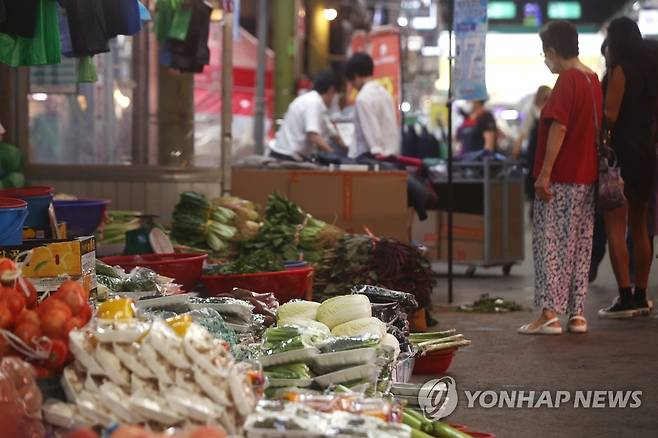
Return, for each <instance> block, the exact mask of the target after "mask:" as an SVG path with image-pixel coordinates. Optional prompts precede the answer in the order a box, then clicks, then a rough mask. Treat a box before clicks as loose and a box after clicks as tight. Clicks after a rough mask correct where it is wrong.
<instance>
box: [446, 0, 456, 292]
mask: <svg viewBox="0 0 658 438" xmlns="http://www.w3.org/2000/svg"><path fill="white" fill-rule="evenodd" d="M454 14H455V3H454V1H453V2H451V7H450V17H449V19H448V104H447V106H448V303H449V304H452V301H453V280H454V279H453V243H454V242H453V240H454V239H453V237H454V236H453V230H452V222H453V221H452V210H453V187H452V61H453V59H452V58H453V53H452V28H453V20H454Z"/></svg>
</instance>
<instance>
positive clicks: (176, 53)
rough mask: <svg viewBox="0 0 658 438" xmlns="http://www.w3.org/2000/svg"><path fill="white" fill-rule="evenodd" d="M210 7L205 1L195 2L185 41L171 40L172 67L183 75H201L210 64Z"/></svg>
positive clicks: (197, 0) (169, 45) (169, 43)
mask: <svg viewBox="0 0 658 438" xmlns="http://www.w3.org/2000/svg"><path fill="white" fill-rule="evenodd" d="M211 13H212V7H210V6H209V5H208V4H207V3H206V2H205V1H204V0H194V2H193V7H192V16H191V18H190V24H189V28H188V31H187V37H186V38H185V41H178V40H174V39H169V41H168V47H169V49H170V50H171V67H172V68H175V69H177V70H180V71H181V72H183V73H201V72H202V71H203V67H204V66H205V65H207V64H208V63H209V62H210V49H209V48H208V37H209V35H210V14H211Z"/></svg>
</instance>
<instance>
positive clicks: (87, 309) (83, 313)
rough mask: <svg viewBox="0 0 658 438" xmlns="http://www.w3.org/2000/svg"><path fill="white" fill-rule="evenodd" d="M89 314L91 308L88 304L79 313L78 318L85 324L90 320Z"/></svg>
mask: <svg viewBox="0 0 658 438" xmlns="http://www.w3.org/2000/svg"><path fill="white" fill-rule="evenodd" d="M91 313H92V312H91V306H90V305H89V304H87V305H85V306H84V307H83V308H82V310H81V311H80V314H79V315H78V318H81V319H82V320H83V321H84V322H85V324H86V323H88V322H89V320H90V319H91Z"/></svg>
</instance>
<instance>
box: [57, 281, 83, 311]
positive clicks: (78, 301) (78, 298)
mask: <svg viewBox="0 0 658 438" xmlns="http://www.w3.org/2000/svg"><path fill="white" fill-rule="evenodd" d="M78 284H79V283H78ZM55 298H57V299H59V300H62V301H64V302H65V303H66V304H67V305H68V306H69V307H70V308H71V312H72V313H73V316H78V315H80V312H82V308H83V307H84V306H86V305H87V301H86V300H85V299H84V294H83V293H81V292H80V291H79V290H75V289H73V288H66V289H61V290H58V291H57V292H56V293H55Z"/></svg>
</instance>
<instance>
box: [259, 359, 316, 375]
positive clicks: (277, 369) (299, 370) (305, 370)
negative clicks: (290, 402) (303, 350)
mask: <svg viewBox="0 0 658 438" xmlns="http://www.w3.org/2000/svg"><path fill="white" fill-rule="evenodd" d="M265 376H267V377H269V378H270V379H312V378H313V374H311V370H310V368H309V367H308V365H306V364H305V363H291V364H286V365H277V366H273V367H269V368H267V369H266V370H265Z"/></svg>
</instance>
